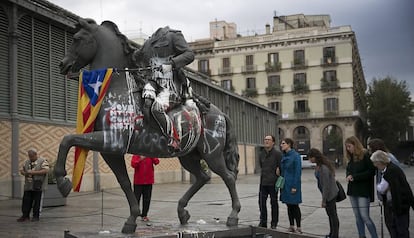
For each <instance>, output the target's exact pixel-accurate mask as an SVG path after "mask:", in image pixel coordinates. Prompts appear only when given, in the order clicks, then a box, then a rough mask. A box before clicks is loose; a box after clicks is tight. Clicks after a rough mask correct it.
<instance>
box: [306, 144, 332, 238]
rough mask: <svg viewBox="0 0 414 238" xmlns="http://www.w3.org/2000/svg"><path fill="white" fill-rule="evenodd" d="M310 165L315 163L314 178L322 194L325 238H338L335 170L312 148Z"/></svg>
mask: <svg viewBox="0 0 414 238" xmlns="http://www.w3.org/2000/svg"><path fill="white" fill-rule="evenodd" d="M308 158H309V160H310V161H311V162H312V163H316V167H315V177H316V180H317V181H318V189H319V191H321V193H322V202H321V206H322V207H324V208H325V210H326V214H327V215H328V218H329V227H330V231H329V235H326V236H325V237H326V238H338V235H339V219H338V213H337V211H336V197H337V195H338V187H337V186H336V180H335V169H334V166H333V165H332V163H331V162H330V161H329V160H328V158H326V157H325V156H324V155H323V154H322V153H321V152H320V151H319V150H318V149H315V148H312V149H310V151H309V153H308Z"/></svg>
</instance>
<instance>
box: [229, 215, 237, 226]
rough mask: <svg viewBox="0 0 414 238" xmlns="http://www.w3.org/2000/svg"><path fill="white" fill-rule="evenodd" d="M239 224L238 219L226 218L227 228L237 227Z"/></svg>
mask: <svg viewBox="0 0 414 238" xmlns="http://www.w3.org/2000/svg"><path fill="white" fill-rule="evenodd" d="M238 224H239V218H237V217H227V223H226V225H227V226H237V225H238Z"/></svg>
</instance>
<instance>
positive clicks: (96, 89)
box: [89, 76, 102, 95]
mask: <svg viewBox="0 0 414 238" xmlns="http://www.w3.org/2000/svg"><path fill="white" fill-rule="evenodd" d="M101 85H102V82H101V81H100V80H99V76H98V79H97V80H96V83H90V84H89V86H90V87H91V88H93V92H94V93H95V94H96V95H99V88H100V87H101Z"/></svg>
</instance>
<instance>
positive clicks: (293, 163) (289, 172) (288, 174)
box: [280, 138, 302, 233]
mask: <svg viewBox="0 0 414 238" xmlns="http://www.w3.org/2000/svg"><path fill="white" fill-rule="evenodd" d="M293 145H294V142H293V140H292V139H290V138H285V139H283V140H282V142H281V143H280V148H281V150H282V151H283V157H282V162H281V173H282V176H283V177H284V178H285V185H284V187H283V189H282V190H281V192H280V200H281V201H282V202H283V203H285V204H286V206H287V209H288V217H289V224H290V226H289V228H288V231H289V232H298V233H302V228H301V219H302V213H301V211H300V208H299V204H300V203H302V188H301V187H302V183H301V177H302V160H301V158H300V155H299V153H298V152H296V150H295V149H293ZM295 221H296V226H297V228H296V229H295Z"/></svg>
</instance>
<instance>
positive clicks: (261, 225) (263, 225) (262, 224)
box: [258, 222, 267, 228]
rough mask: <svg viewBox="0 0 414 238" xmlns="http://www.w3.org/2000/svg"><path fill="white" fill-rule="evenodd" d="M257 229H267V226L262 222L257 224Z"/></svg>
mask: <svg viewBox="0 0 414 238" xmlns="http://www.w3.org/2000/svg"><path fill="white" fill-rule="evenodd" d="M258 227H264V228H267V224H266V223H264V222H260V223H259V225H258Z"/></svg>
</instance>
